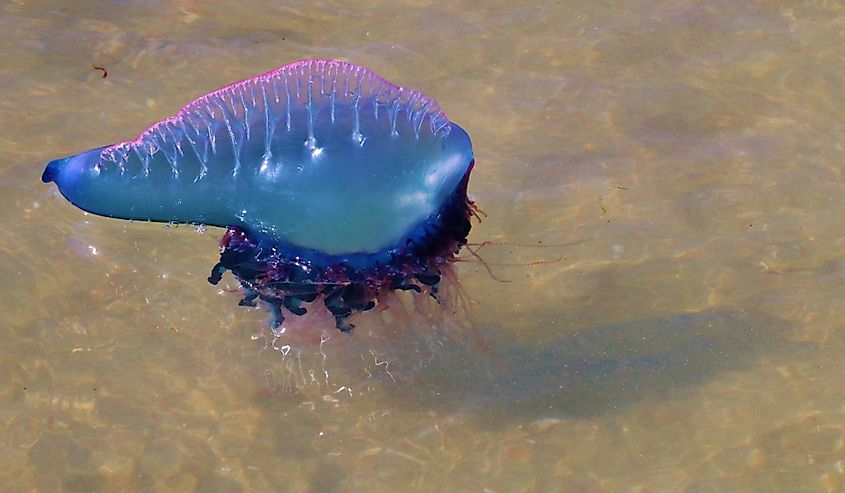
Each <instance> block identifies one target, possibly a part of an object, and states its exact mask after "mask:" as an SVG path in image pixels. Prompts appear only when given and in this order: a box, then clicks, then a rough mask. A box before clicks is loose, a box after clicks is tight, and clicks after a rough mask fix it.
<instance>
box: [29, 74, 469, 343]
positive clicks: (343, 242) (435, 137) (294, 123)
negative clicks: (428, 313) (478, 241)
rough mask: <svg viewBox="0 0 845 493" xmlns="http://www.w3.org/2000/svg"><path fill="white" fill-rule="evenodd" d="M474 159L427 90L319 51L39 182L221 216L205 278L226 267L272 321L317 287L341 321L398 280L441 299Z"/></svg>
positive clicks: (165, 210)
mask: <svg viewBox="0 0 845 493" xmlns="http://www.w3.org/2000/svg"><path fill="white" fill-rule="evenodd" d="M473 164H474V158H473V152H472V145H471V143H470V139H469V136H468V135H467V134H466V132H465V131H464V130H463V129H462V128H460V127H459V126H458V125H456V124H454V123H451V122H450V121H449V120H448V119H447V118H446V116H445V115H444V113H443V112H442V110H441V109H440V107H439V105H438V104H437V103H436V102H435V101H434V100H432V99H430V98H428V97H426V96H424V95H422V94H420V93H418V92H416V91H413V90H409V89H407V88H403V87H398V86H395V85H393V84H391V83H390V82H387V81H386V80H384V79H382V78H381V77H379V76H377V75H375V74H374V73H373V72H371V71H369V70H367V69H366V68H363V67H359V66H356V65H352V64H348V63H343V62H336V61H322V60H319V61H302V62H297V63H293V64H290V65H286V66H284V67H281V68H279V69H276V70H274V71H271V72H268V73H266V74H262V75H259V76H256V77H254V78H251V79H247V80H244V81H241V82H238V83H235V84H232V85H229V86H226V87H224V88H222V89H219V90H217V91H214V92H212V93H210V94H208V95H205V96H202V97H200V98H199V99H197V100H196V101H194V102H192V103H190V104H188V105H187V106H185V107H184V108H182V110H180V111H179V112H178V113H176V115H174V116H172V117H170V118H168V119H166V120H164V121H161V122H159V123H156V124H155V125H153V126H152V127H150V128H149V129H147V130H146V131H144V132H143V133H142V134H141V135H140V136H139V137H138V138H137V139H135V140H133V141H128V142H123V143H119V144H114V145H110V146H106V147H100V148H97V149H93V150H90V151H87V152H83V153H81V154H77V155H73V156H70V157H67V158H64V159H58V160H55V161H52V162H51V163H49V164H48V165H47V168H46V170H45V171H44V174H43V176H42V180H43V181H44V182H45V183H48V182H55V183H56V185H57V186H58V188H59V190H60V191H61V193H62V195H64V196H65V197H66V198H67V199H68V200H69V201H70V202H71V203H73V204H74V205H76V206H77V207H79V208H81V209H83V210H85V211H88V212H91V213H94V214H98V215H101V216H108V217H114V218H120V219H134V220H149V221H162V222H177V223H192V224H206V225H211V226H221V227H226V228H228V229H227V232H226V234H225V235H224V237H223V240H222V248H221V252H222V253H221V259H220V262H219V263H218V264H217V265H216V266H215V267H214V269H213V271H212V274H211V277H209V281H210V282H212V283H214V284H216V283H217V282H219V281H220V279H221V276H222V275H223V273H224V272H225V271H226V270H231V271H232V272H233V274H234V275H235V276H236V277H237V278H238V280H239V281H240V282H241V285H242V287H243V290H244V298H243V300H241V304H242V305H249V306H252V305H254V304H255V301H256V299H261V300H263V301H265V302H267V303H268V304H269V306H270V307H271V311H272V313H273V315H274V316H273V320H272V321H271V323H272V325H273V326H274V327H277V326H279V325H280V324H281V323H282V322H283V321H284V317H285V315H286V313H293V314H295V315H302V314H304V313H305V312H306V309H305V308H304V307H303V306H302V304H303V303H310V302H314V301H315V300H321V301H322V302H323V304H324V305H325V307H326V308H327V309H328V310H329V312H330V313H331V314H332V315H333V316H334V318H335V321H336V325H337V327H338V328H339V329H340V330H343V331H347V330H350V329H351V328H352V326H351V325H350V324H349V323H348V321H347V318H348V317H349V316H350V315H352V314H353V313H356V312H359V311H364V310H368V309H370V308H373V307H374V306H375V305H376V304H377V303H378V301H379V300H380V298H381V297H382V296H383V295H385V294H387V293H389V292H391V291H394V290H414V291H418V292H422V291H425V292H427V293H429V294H431V295H433V296H436V294H437V285H438V283H439V282H440V278H441V275H442V269H443V267H444V266H445V265H447V264H449V263H450V262H451V261H453V260H454V257H455V255H456V254H457V252H458V250H459V249H460V248H461V246H463V245H464V244H465V243H466V237H467V235H468V233H469V230H470V222H469V216H470V215H471V214H472V212H473V205H472V202H471V201H470V200H469V199H468V198H467V194H466V187H467V182H468V180H469V175H470V172H471V170H472V167H473Z"/></svg>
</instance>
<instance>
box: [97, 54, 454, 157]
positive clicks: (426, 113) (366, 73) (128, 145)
mask: <svg viewBox="0 0 845 493" xmlns="http://www.w3.org/2000/svg"><path fill="white" fill-rule="evenodd" d="M332 70H334V75H335V76H336V77H338V78H337V79H336V80H335V81H336V82H337V81H339V76H345V82H346V87H345V88H344V89H345V91H346V95H352V94H351V93H350V92H349V91H350V90H353V89H354V90H358V91H360V89H361V88H362V87H363V86H364V84H368V87H369V89H370V94H369V95H370V96H374V97H375V98H376V99H379V98H381V97H382V96H385V95H386V96H387V101H391V102H393V104H396V103H397V102H398V105H399V106H400V107H402V108H404V109H405V110H406V111H407V113H408V114H409V118H410V117H411V116H410V115H413V114H415V113H419V112H422V117H421V118H420V124H422V121H423V120H424V119H425V118H426V117H427V118H428V119H429V123H430V129H431V133H432V134H434V135H441V136H443V137H445V136H446V135H448V134H449V131H450V122H449V119H448V118H447V117H446V114H445V113H444V112H443V110H442V109H441V108H440V105H439V104H438V103H437V101H436V100H434V99H432V98H429V97H428V96H426V95H424V94H422V93H420V92H419V91H415V90H413V89H409V88H407V87H403V86H398V85H396V84H393V83H392V82H390V81H388V80H386V79H384V78H383V77H381V76H379V75H377V74H376V73H375V72H373V71H371V70H370V69H368V68H365V67H362V66H360V65H355V64H352V63H348V62H341V61H336V60H301V61H298V62H293V63H290V64H287V65H284V66H282V67H279V68H276V69H273V70H270V71H269V72H265V73H263V74H259V75H256V76H254V77H250V78H246V79H243V80H240V81H237V82H233V83H231V84H229V85H226V86H224V87H221V88H220V89H217V90H215V91H212V92H210V93H208V94H205V95H203V96H200V97H199V98H197V99H195V100H193V101H191V102H190V103H188V104H187V105H185V106H184V107H182V109H180V110H179V111H178V112H177V113H176V114H174V115H172V116H170V117H168V118H165V119H164V120H161V121H159V122H156V123H154V124H153V125H151V126H150V127H149V128H147V129H146V130H144V131H143V132H141V133H140V134H139V135H138V137H136V138H135V139H134V140H127V141H124V142H119V143H116V144H112V145H110V146H107V147H105V148H103V150H102V151H101V154H100V155H101V157H102V158H105V159H107V160H109V161H117V160H118V158H122V159H126V157H127V155H128V153H129V152H130V151H131V150H132V149H138V148H141V149H145V150H147V151H148V152H150V153H151V154H152V153H154V152H156V151H157V150H158V148H159V147H160V146H159V144H157V142H156V141H157V139H156V136H163V135H167V134H169V135H170V136H173V130H172V128H180V127H183V125H184V124H185V122H186V120H187V121H189V122H191V124H192V125H194V126H195V128H196V125H195V120H196V119H197V118H196V115H199V114H201V113H200V110H201V109H205V108H206V107H207V106H208V104H209V103H210V102H212V101H215V100H224V97H225V96H229V97H230V98H232V97H238V98H240V99H241V101H244V98H245V97H246V96H247V95H249V96H250V98H251V99H252V103H253V106H255V103H256V100H255V95H256V94H255V92H254V89H255V88H256V87H273V89H274V90H276V89H275V86H273V82H274V81H275V80H281V79H285V80H286V79H287V77H288V76H291V75H293V76H305V77H307V76H313V75H316V76H317V77H318V78H322V77H325V76H329V75H331V71H332ZM325 80H326V79H323V82H325ZM350 81H353V82H355V81H357V86H356V87H350V85H349V83H350ZM297 84H298V80H297ZM338 89H340V88H338ZM297 90H298V88H297ZM276 98H277V99H276V101H277V102H278V93H277V94H276ZM244 102H245V101H244ZM247 111H248V110H247ZM201 121H202V118H201ZM242 123H243V125H244V126H246V125H247V123H246V122H242ZM206 126H207V123H206ZM209 130H210V129H209ZM164 131H166V132H167V134H165V133H164ZM246 132H247V135H249V129H248V128H247V130H246ZM212 139H213V137H212ZM145 144H146V145H145ZM212 146H213V142H212Z"/></svg>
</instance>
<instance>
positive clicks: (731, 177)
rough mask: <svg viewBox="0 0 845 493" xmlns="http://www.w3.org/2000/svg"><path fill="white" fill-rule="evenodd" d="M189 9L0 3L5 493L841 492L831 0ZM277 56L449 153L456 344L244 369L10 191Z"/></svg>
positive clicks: (143, 235) (385, 345)
mask: <svg viewBox="0 0 845 493" xmlns="http://www.w3.org/2000/svg"><path fill="white" fill-rule="evenodd" d="M210 5H211V4H209V3H207V2H199V1H190V0H181V1H180V0H171V1H165V0H161V1H155V0H147V1H142V0H136V1H131V0H123V1H117V0H115V1H112V2H95V1H46V0H45V1H33V2H29V1H25V0H17V1H10V2H4V3H3V4H2V5H0V94H1V95H2V97H0V128H2V134H0V156H2V158H0V229H2V231H3V233H4V234H3V237H2V240H0V280H2V284H0V294H2V296H0V331H2V332H0V334H2V345H3V351H2V352H0V481H2V484H3V490H4V491H80V492H82V491H84V492H89V491H156V492H160V491H173V492H183V491H200V492H211V491H225V492H236V491H315V492H324V491H348V492H358V491H409V490H414V491H467V492H470V491H476V492H512V491H560V492H578V491H583V492H602V491H606V492H619V491H631V492H662V491H678V492H710V491H766V492H769V491H788V492H803V491H807V492H838V491H843V490H845V429H843V426H845V378H843V377H845V360H843V358H842V354H845V327H843V320H845V301H843V300H845V286H843V281H845V214H843V212H845V193H843V192H844V191H845V183H843V180H844V179H843V162H845V148H843V132H845V124H843V122H845V110H843V107H845V105H843V101H845V88H844V86H843V80H842V79H843V75H842V74H845V2H839V1H835V0H812V1H800V2H798V1H795V2H790V1H775V0H772V1H768V0H758V1H747V2H736V1H727V0H716V1H710V2H697V1H692V0H671V1H656V0H655V1H648V0H635V1H634V0H632V1H616V2H601V1H592V0H590V1H587V0H583V1H562V2H546V3H538V2H533V3H531V4H525V5H519V4H518V3H514V2H504V1H495V2H485V4H484V6H483V7H481V6H479V4H478V3H477V2H432V1H426V0H416V1H414V0H412V1H407V2H400V1H390V2H365V3H360V4H357V5H355V6H352V5H351V4H349V3H346V2H308V3H307V6H304V5H305V4H302V5H297V4H294V3H288V2H266V1H263V0H261V1H259V0H249V1H245V0H238V1H237V2H235V1H223V0H221V1H218V2H214V5H213V7H212V6H210ZM305 58H337V59H342V60H347V61H351V62H354V63H357V64H361V65H365V66H368V67H370V68H372V69H373V70H375V71H376V72H377V73H379V74H381V75H383V76H385V77H386V78H388V79H389V80H391V81H394V82H396V83H399V84H402V85H407V86H409V87H413V88H415V89H418V90H421V91H423V92H425V93H426V94H428V95H430V96H432V97H434V98H436V99H438V100H439V101H440V103H441V104H442V106H443V107H444V109H445V111H446V113H447V115H449V117H450V118H451V119H452V120H454V121H456V122H458V123H460V124H461V125H462V126H463V127H464V128H466V129H467V130H468V131H469V133H470V134H471V135H472V137H473V140H474V145H475V150H476V155H477V166H476V167H475V171H474V173H473V177H472V180H471V182H470V193H471V194H472V195H473V196H474V197H475V199H476V200H477V203H478V205H479V206H480V207H481V208H482V209H483V210H484V211H485V212H486V214H487V217H486V218H485V220H484V221H483V222H482V223H481V224H479V225H477V226H476V227H475V229H474V230H473V232H472V235H471V241H473V242H475V243H481V242H484V241H494V242H497V243H496V244H494V245H491V246H485V247H484V248H482V249H481V254H482V256H483V258H484V259H485V261H486V262H487V263H488V264H489V266H490V269H491V270H492V274H490V273H488V272H487V270H486V269H485V268H484V267H483V266H482V265H481V264H479V263H478V262H477V261H475V260H474V259H473V257H472V256H469V255H467V256H466V262H461V263H459V264H458V266H457V267H458V275H459V278H460V288H461V290H462V292H463V294H464V295H465V296H466V299H467V308H466V309H465V310H463V311H461V313H460V314H459V315H453V314H452V313H451V312H444V313H443V314H441V315H439V316H436V317H435V318H434V319H433V320H427V319H425V317H423V316H422V315H420V314H417V313H414V312H413V309H412V306H411V304H410V303H406V305H407V306H408V307H409V313H406V314H400V313H397V312H388V313H387V314H384V316H381V317H376V316H374V315H367V316H365V317H362V318H360V319H359V320H358V321H357V322H358V328H357V329H356V330H355V332H354V333H353V335H352V336H351V337H341V336H340V335H339V334H336V333H334V332H333V331H330V330H329V331H326V332H325V333H323V332H322V331H320V329H319V328H315V329H314V332H313V334H321V335H322V336H323V337H322V340H323V341H322V343H317V344H315V343H313V341H311V342H309V341H302V340H296V339H290V340H288V339H285V338H281V339H277V340H273V339H272V338H271V337H269V336H268V334H267V333H266V329H265V327H266V314H265V313H264V312H262V311H260V310H248V309H245V308H239V307H237V306H236V302H237V300H238V296H237V294H236V293H234V292H229V291H227V289H234V288H235V287H236V286H235V283H234V281H233V280H232V279H231V278H227V281H226V283H224V284H227V285H226V286H222V289H221V287H215V286H211V285H209V284H208V283H206V281H205V278H206V276H207V275H208V271H209V269H210V268H211V266H212V265H213V264H214V263H215V261H216V256H217V239H218V238H219V236H220V234H221V231H220V230H216V229H213V228H210V229H209V230H208V231H206V232H205V233H202V234H201V233H198V232H197V231H195V229H194V228H191V227H178V228H173V227H171V228H166V227H163V226H162V225H160V224H143V223H127V222H122V221H116V220H109V219H104V218H99V217H94V216H90V215H85V214H83V213H82V212H81V211H79V210H77V209H75V208H74V207H72V206H71V205H69V204H68V203H66V202H65V201H64V200H62V199H61V198H60V197H59V196H57V194H56V193H55V191H54V187H53V186H46V185H43V184H41V183H40V180H39V178H40V174H41V171H42V169H43V165H44V163H46V162H47V161H48V160H51V159H54V158H56V157H60V156H65V155H68V154H71V153H75V152H79V151H82V150H86V149H89V148H92V147H96V146H100V145H104V144H108V143H111V142H115V141H121V140H126V139H129V138H133V137H134V136H135V135H137V134H138V133H139V132H140V131H141V130H143V129H144V128H145V127H146V126H147V125H149V124H151V123H153V122H155V121H157V120H159V119H161V118H164V117H166V116H168V115H170V114H172V113H173V112H175V111H177V110H178V109H179V108H180V107H181V106H182V105H184V104H185V103H187V102H189V101H191V100H192V99H194V98H195V97H197V96H199V95H201V94H204V93H206V92H208V91H210V90H213V89H215V88H217V87H220V86H222V85H225V84H227V83H230V82H232V81H235V80H239V79H242V78H246V77H250V76H253V75H256V74H258V73H261V72H264V71H267V70H270V69H272V68H275V67H277V66H280V65H283V64H286V63H289V62H292V61H296V60H299V59H305ZM92 64H97V65H101V66H103V67H105V68H106V69H107V70H108V77H107V78H105V79H104V78H102V76H101V72H100V71H98V70H95V69H93V68H92V67H91V65H92ZM405 301H406V302H408V300H405ZM424 311H425V313H429V314H432V313H434V314H435V315H437V312H436V310H431V307H429V309H428V310H427V311H426V310H424Z"/></svg>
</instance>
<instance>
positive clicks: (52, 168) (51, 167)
mask: <svg viewBox="0 0 845 493" xmlns="http://www.w3.org/2000/svg"><path fill="white" fill-rule="evenodd" d="M68 159H70V158H62V159H56V160H55V161H50V163H49V164H48V165H47V168H46V169H45V170H44V173H43V174H42V175H41V181H42V182H44V183H50V182H53V181H56V178H57V177H58V176H59V172H60V171H61V170H62V167H63V166H64V165H65V163H67V161H68Z"/></svg>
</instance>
